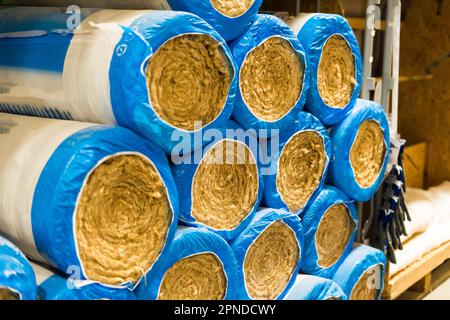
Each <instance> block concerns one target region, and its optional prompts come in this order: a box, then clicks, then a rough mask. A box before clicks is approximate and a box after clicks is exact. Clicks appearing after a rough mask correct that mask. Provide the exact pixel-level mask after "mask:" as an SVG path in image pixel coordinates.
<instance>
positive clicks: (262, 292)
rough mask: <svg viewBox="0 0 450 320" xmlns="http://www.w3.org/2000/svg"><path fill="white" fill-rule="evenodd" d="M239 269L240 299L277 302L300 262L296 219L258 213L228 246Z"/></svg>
mask: <svg viewBox="0 0 450 320" xmlns="http://www.w3.org/2000/svg"><path fill="white" fill-rule="evenodd" d="M231 248H232V249H233V251H234V254H235V256H236V259H237V261H238V267H239V269H238V270H239V280H240V282H241V287H242V288H244V289H245V290H244V291H243V292H242V293H243V296H242V297H241V299H253V300H275V299H277V300H281V299H283V298H284V296H285V295H286V294H287V293H288V292H289V290H290V289H291V287H292V286H293V284H294V282H295V279H296V277H297V274H298V271H299V269H300V265H301V263H302V261H303V258H302V257H303V256H304V253H303V250H302V249H303V230H302V225H301V223H300V219H299V217H298V216H297V215H294V214H291V213H289V212H287V211H284V210H275V209H260V211H258V213H257V214H256V215H255V217H254V218H253V219H252V221H251V222H250V224H249V225H248V226H247V228H245V229H244V230H243V231H242V232H241V234H240V235H239V236H238V237H237V238H236V239H235V240H234V241H233V242H232V243H231Z"/></svg>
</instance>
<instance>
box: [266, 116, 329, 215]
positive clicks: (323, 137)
mask: <svg viewBox="0 0 450 320" xmlns="http://www.w3.org/2000/svg"><path fill="white" fill-rule="evenodd" d="M308 133H314V134H316V135H318V136H319V138H318V140H319V144H320V147H317V146H316V145H315V144H314V143H313V144H312V145H306V146H305V145H303V146H302V147H301V149H303V148H309V149H310V148H314V150H313V149H311V150H308V149H306V150H305V151H304V152H303V153H302V154H301V157H302V158H305V157H306V156H307V155H308V154H309V153H310V152H311V151H316V152H319V151H320V149H322V152H323V153H324V159H321V157H320V156H317V155H316V156H314V157H313V158H311V162H312V163H310V164H308V166H307V167H302V168H299V167H297V166H294V170H296V169H297V170H299V169H301V170H303V171H304V172H299V174H298V175H301V176H302V177H305V179H306V182H308V181H309V180H308V177H311V176H313V175H314V176H315V178H314V180H313V181H309V182H308V183H307V184H308V185H306V186H305V185H300V186H296V187H297V190H296V191H299V190H300V189H302V188H305V187H309V188H310V189H311V190H310V191H309V193H308V194H307V195H306V197H305V199H304V201H303V203H300V204H295V206H296V208H292V207H293V204H289V203H288V201H287V199H284V198H286V195H284V197H283V194H282V192H281V191H280V188H279V184H278V183H279V182H278V179H279V175H280V174H283V173H282V172H280V168H279V167H280V159H281V157H282V156H283V154H284V152H285V150H286V146H287V145H289V143H290V142H291V141H293V139H294V138H296V137H298V138H300V137H301V135H303V134H308ZM274 139H279V140H277V142H278V143H277V145H278V148H277V149H276V150H273V148H274V145H275V140H274ZM268 144H269V145H270V149H271V150H272V151H275V153H273V154H271V155H268V156H267V158H266V156H264V158H263V159H264V160H263V161H264V165H265V166H269V170H268V172H267V174H266V175H264V198H263V204H264V205H265V206H267V207H269V208H276V209H285V210H288V211H290V212H293V213H297V214H303V212H304V211H305V210H306V209H307V208H308V206H309V205H310V204H311V202H312V201H313V200H314V198H315V197H316V196H317V194H318V193H319V192H320V190H321V189H322V187H323V185H324V183H325V180H326V177H327V172H328V166H329V163H330V161H331V158H332V145H331V141H330V138H329V137H328V132H327V130H326V129H325V127H324V126H323V125H322V123H320V121H319V120H318V119H317V118H316V117H314V116H313V115H311V114H309V113H306V112H300V113H299V114H298V116H297V119H296V121H295V122H294V123H293V124H291V126H290V127H289V128H288V129H286V130H284V131H282V132H281V134H280V136H278V137H277V136H276V137H275V138H272V139H271V140H270V141H269V142H268ZM297 149H299V150H300V148H297ZM322 160H323V161H322ZM292 161H294V160H292ZM288 174H289V173H288V172H286V175H288ZM306 182H305V184H306Z"/></svg>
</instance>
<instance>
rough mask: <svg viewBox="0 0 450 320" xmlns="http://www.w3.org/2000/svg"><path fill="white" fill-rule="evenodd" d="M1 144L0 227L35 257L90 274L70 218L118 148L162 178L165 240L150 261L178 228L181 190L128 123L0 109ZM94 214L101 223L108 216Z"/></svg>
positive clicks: (157, 153)
mask: <svg viewBox="0 0 450 320" xmlns="http://www.w3.org/2000/svg"><path fill="white" fill-rule="evenodd" d="M0 145H1V146H2V148H3V150H6V151H7V152H2V153H0V232H1V233H2V234H4V235H5V236H7V237H8V238H9V239H11V240H12V241H14V242H15V243H16V244H17V246H18V247H19V248H20V249H21V250H22V251H23V252H24V253H25V254H26V255H27V256H29V257H31V258H33V259H34V260H36V261H39V262H43V263H46V264H49V265H51V266H53V267H55V268H56V269H58V270H60V271H61V272H68V270H72V268H75V267H76V268H78V270H79V271H80V279H81V280H92V279H89V278H87V276H86V273H85V269H84V266H83V263H82V260H81V257H80V255H79V249H80V247H79V244H78V242H77V239H76V231H75V228H76V225H75V221H76V213H77V210H78V205H79V198H80V194H81V192H82V190H83V189H84V187H85V185H86V184H87V181H88V180H89V178H90V177H91V173H92V172H94V170H95V169H96V168H98V167H99V166H100V165H101V164H103V163H107V162H108V160H110V159H112V158H113V157H115V156H123V155H132V156H136V157H138V158H140V159H146V162H148V163H149V165H151V166H152V167H153V168H154V170H155V172H156V174H157V175H158V176H159V179H160V181H161V183H162V185H163V186H164V187H163V188H164V191H163V192H165V193H166V195H165V196H166V197H167V201H168V202H169V203H168V212H170V213H171V214H170V218H169V219H168V220H167V230H166V235H165V242H164V243H163V245H162V249H161V252H160V253H159V255H157V256H156V258H155V260H154V263H153V265H152V266H151V267H150V269H151V268H153V267H155V266H157V265H158V264H159V263H160V262H161V259H160V256H161V255H164V253H165V252H166V251H167V249H168V247H169V244H170V242H171V241H172V239H173V235H174V233H175V230H176V225H177V221H178V195H177V190H176V187H175V184H174V181H173V177H172V174H171V171H170V166H169V163H168V161H167V158H166V155H165V153H164V152H163V151H162V150H161V149H160V148H159V147H157V146H156V145H154V144H153V143H151V142H149V141H147V140H145V139H142V138H140V137H139V136H137V135H136V134H134V133H133V132H131V131H129V130H128V129H125V128H120V127H112V126H102V125H96V124H92V123H81V122H76V121H64V120H54V119H42V118H35V117H26V116H18V115H12V114H6V113H0ZM99 196H100V195H98V194H97V197H96V199H98V197H99ZM119 202H120V199H119ZM118 205H120V203H118ZM168 216H169V215H168ZM99 218H100V220H101V221H102V222H101V223H106V221H108V220H107V219H106V221H105V219H104V217H99ZM116 218H117V219H118V220H114V221H112V222H111V224H109V226H110V227H111V228H113V229H115V228H119V229H120V228H122V225H121V224H122V223H124V220H123V219H121V217H120V216H119V217H116ZM125 218H126V217H125ZM108 232H113V230H109V231H108ZM130 241H131V240H130ZM107 243H108V241H107V240H106V241H105V243H104V244H107ZM126 243H130V242H129V241H127V242H126ZM131 243H133V244H136V243H138V244H139V240H133V241H132V242H131ZM102 247H103V246H102ZM100 249H101V247H99V248H96V250H100ZM100 252H101V250H100V251H97V253H100ZM111 259H113V258H111ZM147 271H148V270H147ZM135 285H136V283H129V282H127V283H117V285H115V286H117V287H123V286H126V287H134V286H135Z"/></svg>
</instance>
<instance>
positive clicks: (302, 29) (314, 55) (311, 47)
mask: <svg viewBox="0 0 450 320" xmlns="http://www.w3.org/2000/svg"><path fill="white" fill-rule="evenodd" d="M289 25H290V26H291V28H292V29H293V31H294V33H295V34H296V35H297V37H298V40H299V41H300V43H301V44H302V45H303V48H305V50H306V55H307V56H308V59H309V63H310V73H309V74H310V90H309V95H308V99H307V102H306V109H307V110H308V111H309V112H311V113H312V114H314V115H315V116H316V117H317V118H319V120H320V121H321V122H322V123H323V124H324V125H326V126H331V125H334V124H336V123H338V122H340V121H341V120H342V119H343V118H344V117H345V115H346V114H347V113H348V112H349V111H350V110H351V109H352V108H353V106H354V105H355V103H356V99H357V98H358V96H359V93H360V91H361V85H362V58H361V50H360V48H359V44H358V41H357V39H356V37H355V34H354V33H353V30H352V28H351V27H350V24H349V23H348V21H347V20H346V19H345V18H343V17H342V16H340V15H335V14H322V13H313V14H301V15H299V16H298V17H296V18H295V19H294V20H292V21H290V22H289ZM333 36H340V37H342V38H343V39H344V40H345V41H346V42H347V44H348V47H349V48H350V50H351V52H352V54H353V59H354V61H353V62H354V66H355V71H354V75H355V79H354V83H353V92H352V94H351V97H350V99H349V101H348V103H347V104H346V105H345V106H344V107H343V108H340V107H339V108H336V107H334V106H329V105H327V104H326V103H325V102H324V100H323V99H322V97H321V95H320V91H319V85H318V75H319V66H320V63H321V61H322V52H323V48H324V46H325V44H326V43H327V41H328V40H329V39H330V38H331V37H333ZM336 71H337V70H335V71H334V72H336ZM329 72H333V70H330V71H329Z"/></svg>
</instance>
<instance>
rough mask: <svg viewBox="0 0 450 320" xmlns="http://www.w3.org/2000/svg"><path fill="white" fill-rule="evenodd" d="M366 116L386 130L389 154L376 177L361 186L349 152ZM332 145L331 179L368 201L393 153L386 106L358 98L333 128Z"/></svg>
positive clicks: (340, 186) (344, 189)
mask: <svg viewBox="0 0 450 320" xmlns="http://www.w3.org/2000/svg"><path fill="white" fill-rule="evenodd" d="M366 120H372V121H375V122H376V123H377V124H378V125H379V126H380V128H381V130H382V131H383V135H384V145H385V148H386V154H385V156H384V160H383V165H382V167H381V170H380V172H379V175H378V178H377V179H376V181H375V182H374V183H373V184H372V185H371V186H370V187H368V188H364V187H362V186H360V184H359V183H358V181H357V180H356V177H355V172H354V169H353V166H352V163H351V161H350V152H351V149H352V146H353V144H354V142H355V140H356V137H357V135H358V130H359V128H360V126H361V124H362V123H363V122H364V121H366ZM330 138H331V142H332V145H333V154H334V157H333V160H332V161H331V163H330V171H329V176H328V182H329V183H330V184H332V185H335V186H337V187H339V189H341V190H342V191H343V192H345V193H346V194H347V195H348V196H349V197H350V198H352V199H354V200H356V201H368V200H370V199H371V198H372V196H373V195H374V194H375V192H376V191H377V190H378V188H379V187H380V185H381V183H382V181H383V179H384V173H385V171H386V168H387V165H388V161H389V154H390V129H389V122H388V119H387V116H386V113H385V112H384V110H383V108H382V107H381V106H380V105H379V104H377V103H375V102H372V101H367V100H362V99H358V100H357V103H356V105H355V107H354V108H353V110H352V111H351V112H350V114H349V115H348V116H347V117H346V118H345V119H344V120H343V121H342V122H341V123H340V124H338V125H337V126H335V127H333V128H332V130H331V132H330Z"/></svg>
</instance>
